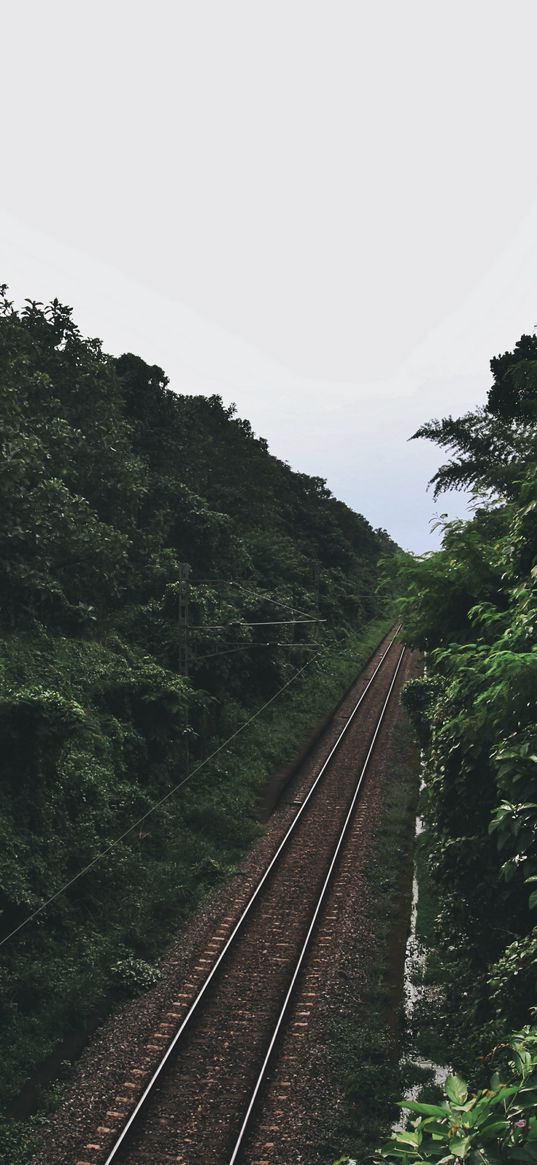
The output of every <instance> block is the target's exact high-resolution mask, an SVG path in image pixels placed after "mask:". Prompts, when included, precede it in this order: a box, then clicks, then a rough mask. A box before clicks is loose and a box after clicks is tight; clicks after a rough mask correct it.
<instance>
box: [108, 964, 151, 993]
mask: <svg viewBox="0 0 537 1165" xmlns="http://www.w3.org/2000/svg"><path fill="white" fill-rule="evenodd" d="M110 971H111V974H112V981H113V983H114V984H115V985H116V988H117V991H118V992H119V994H121V995H123V996H126V997H127V998H131V999H132V998H133V997H134V996H136V995H141V994H143V992H144V991H148V990H149V988H150V987H154V985H155V983H158V981H159V979H160V971H159V970H158V968H157V967H152V966H151V964H150V963H147V962H146V961H145V959H135V958H133V957H132V955H131V956H130V957H129V958H127V959H118V961H117V963H113V964H112V966H111V968H110Z"/></svg>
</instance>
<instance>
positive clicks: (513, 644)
mask: <svg viewBox="0 0 537 1165" xmlns="http://www.w3.org/2000/svg"><path fill="white" fill-rule="evenodd" d="M530 365H531V368H530ZM492 369H493V373H494V376H495V384H494V386H493V389H492V390H491V393H490V396H489V402H488V405H487V408H486V409H482V410H478V412H476V413H472V414H468V415H467V416H466V417H463V418H461V419H460V420H453V419H452V418H448V419H447V420H445V421H435V422H432V423H431V424H430V425H426V426H424V427H423V428H422V429H420V430H419V432H418V434H417V435H421V436H426V437H428V438H429V439H432V440H434V441H436V442H437V443H438V444H440V446H441V447H444V448H446V447H447V448H449V449H451V450H452V451H453V450H455V451H456V453H457V454H458V459H457V460H456V461H453V460H452V461H450V462H449V463H448V465H446V466H444V467H442V468H441V469H440V470H439V472H438V473H437V474H436V475H435V478H434V479H433V482H434V483H435V485H436V487H437V489H440V488H449V487H457V486H458V485H461V484H463V485H465V486H468V487H471V488H473V489H474V491H475V492H476V494H477V495H478V496H479V495H480V496H481V498H483V496H484V495H487V494H488V495H489V498H492V499H493V504H490V502H489V504H488V505H481V508H477V509H476V512H475V515H474V517H473V518H472V519H471V520H469V521H466V522H463V521H457V522H450V523H447V524H446V525H445V527H444V537H443V543H442V547H441V549H440V550H439V551H438V552H437V553H435V554H432V555H430V556H427V557H425V558H424V559H421V560H417V559H411V558H410V557H409V556H399V558H398V560H397V571H398V578H399V585H400V587H401V589H402V590H403V591H404V597H403V599H402V600H401V603H400V610H401V614H402V618H403V620H404V623H405V636H406V638H407V639H408V641H409V642H411V643H413V644H414V645H416V646H418V647H421V648H424V649H425V650H426V651H427V653H428V655H427V671H426V676H425V677H424V678H423V680H420V681H418V682H417V683H414V684H413V685H411V686H410V687H409V689H408V692H407V694H406V696H405V700H406V702H407V705H408V706H409V707H410V710H411V714H412V716H413V719H414V722H415V724H416V725H417V728H418V732H419V738H420V742H421V743H422V745H423V747H424V748H425V750H426V751H425V771H424V776H425V781H426V791H425V796H424V809H423V813H424V817H425V821H426V825H427V828H428V839H429V853H430V857H429V864H430V873H431V876H432V878H433V879H434V882H435V884H436V892H437V895H438V901H439V904H440V905H439V913H438V918H437V927H436V938H435V945H436V950H437V953H438V955H439V957H440V959H441V961H442V966H443V974H444V993H443V1000H442V1002H441V1003H440V1004H439V1007H438V1011H437V1021H438V1024H439V1025H440V1027H441V1028H442V1031H443V1035H444V1037H445V1038H446V1039H447V1040H448V1041H449V1045H450V1048H451V1049H452V1050H453V1052H454V1054H456V1055H457V1056H458V1058H459V1061H460V1062H461V1063H462V1064H463V1065H464V1067H465V1070H468V1071H469V1072H470V1073H472V1074H473V1075H474V1076H475V1077H476V1078H477V1077H478V1076H479V1069H478V1066H477V1064H476V1056H477V1055H479V1054H480V1053H482V1052H483V1050H484V1047H485V1045H486V1043H487V1041H490V1039H492V1038H495V1037H496V1036H498V1035H501V1034H502V1033H505V1031H507V1030H509V1029H512V1028H513V1027H515V1026H518V1025H522V1024H524V1023H527V1021H528V1018H529V1014H530V1008H531V1006H532V1005H533V1003H534V1002H535V980H536V954H537V952H536V948H535V939H534V926H535V921H536V916H535V910H536V908H537V893H536V887H537V733H536V727H535V698H536V695H537V648H536V636H535V628H536V627H537V592H536V584H537V558H536V552H537V489H536V478H535V462H536V458H537V418H536V416H535V412H534V409H533V404H532V401H533V400H534V389H533V387H532V386H533V385H534V384H535V383H537V379H536V375H535V374H536V373H537V344H536V342H535V338H533V339H532V338H528V337H523V338H522V340H521V341H520V345H517V349H516V350H515V353H507V354H506V355H505V357H499V358H498V359H497V360H496V361H493V362H492ZM515 384H516V385H518V388H517V392H515Z"/></svg>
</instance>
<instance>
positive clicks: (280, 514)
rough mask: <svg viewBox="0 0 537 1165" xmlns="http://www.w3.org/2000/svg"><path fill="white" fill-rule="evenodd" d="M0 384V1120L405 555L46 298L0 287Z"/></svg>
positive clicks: (92, 1000)
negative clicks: (21, 296) (19, 299)
mask: <svg viewBox="0 0 537 1165" xmlns="http://www.w3.org/2000/svg"><path fill="white" fill-rule="evenodd" d="M0 378H1V402H2V403H1V413H2V437H1V440H2V452H3V458H2V466H1V475H2V480H1V495H2V506H1V511H0V595H1V620H2V650H1V655H0V733H1V738H2V775H1V783H2V804H1V809H0V868H1V874H0V885H1V890H0V907H1V919H0V921H1V936H0V937H2V938H3V939H7V941H5V942H4V945H3V946H2V949H1V952H0V953H1V956H2V959H1V971H0V974H1V984H2V993H1V995H2V1002H1V1005H0V1006H1V1013H0V1024H1V1028H2V1032H3V1053H2V1068H1V1070H0V1098H1V1100H2V1103H3V1104H5V1105H7V1106H8V1107H9V1104H10V1103H11V1099H12V1098H13V1097H14V1096H15V1095H16V1094H17V1093H18V1092H19V1090H20V1088H21V1086H22V1085H23V1083H24V1082H25V1080H26V1079H27V1078H28V1076H29V1075H30V1074H31V1072H32V1070H33V1069H34V1068H35V1066H36V1065H37V1064H39V1062H40V1061H42V1060H43V1058H44V1057H45V1056H46V1055H47V1054H49V1053H50V1051H51V1049H52V1048H53V1047H54V1046H55V1044H56V1043H57V1041H58V1038H59V1037H61V1036H62V1034H64V1033H65V1032H66V1031H68V1030H69V1029H70V1028H77V1027H79V1026H80V1024H81V1023H82V1022H83V1021H85V1019H86V1018H87V1017H88V1016H89V1015H90V1014H91V1013H92V1010H93V1009H95V1008H97V1009H98V1008H99V1007H101V1006H102V1004H103V1000H108V1001H109V1000H110V998H112V999H113V998H118V997H119V998H120V997H121V995H122V992H123V993H124V992H127V991H129V990H136V989H141V988H143V987H144V986H147V985H148V984H149V983H150V982H151V981H152V979H153V978H154V976H155V974H156V973H157V972H156V971H155V969H154V967H153V966H152V963H151V962H150V960H151V959H152V957H153V956H154V955H155V953H158V951H159V950H160V949H161V947H162V943H163V942H164V941H165V938H166V935H167V934H169V933H170V926H171V925H174V926H176V925H177V923H178V922H179V921H180V920H181V918H183V917H185V915H186V914H187V913H188V912H189V911H190V910H191V909H192V907H193V904H194V903H195V902H196V901H197V900H199V896H200V895H201V894H203V893H205V892H206V890H207V888H208V887H210V886H211V885H214V884H215V882H218V881H219V880H221V879H222V878H225V877H227V876H229V873H230V871H232V869H233V863H234V861H235V860H236V859H237V855H239V854H240V853H241V852H242V851H243V849H244V846H245V845H246V844H247V843H248V841H250V840H251V839H252V837H254V836H255V835H256V833H257V831H258V829H259V826H258V824H257V822H256V819H255V814H254V806H255V801H256V797H257V796H258V794H259V789H260V786H261V784H262V782H263V780H264V779H265V778H266V776H267V774H268V773H269V772H270V771H271V769H272V768H274V767H275V766H276V765H278V764H281V763H282V762H283V761H285V760H288V759H289V755H288V754H289V748H290V747H291V749H292V748H293V747H296V746H297V745H298V744H299V743H301V739H302V738H303V737H304V736H305V735H306V733H307V730H308V728H309V729H311V728H312V726H313V724H314V722H315V719H316V718H319V716H320V715H321V714H323V713H325V712H326V711H327V710H328V708H329V706H330V704H331V703H334V702H335V700H336V698H337V694H338V691H339V690H341V685H342V682H343V680H344V679H345V677H348V679H349V681H350V678H351V676H352V674H354V672H355V670H356V664H355V659H354V656H353V650H352V649H353V645H354V644H355V642H356V637H357V636H358V635H360V634H362V637H363V628H364V627H365V626H366V625H368V626H369V627H371V628H375V629H376V628H377V626H378V624H377V623H375V620H377V621H378V620H379V618H380V617H381V616H382V601H381V599H380V598H379V595H378V593H377V585H378V576H379V570H378V563H379V559H380V558H381V557H382V556H385V555H386V554H391V553H392V552H393V551H394V549H395V548H394V546H393V543H392V542H391V540H390V539H389V537H388V535H386V534H385V533H384V532H383V531H374V530H373V529H372V528H371V526H370V525H369V524H368V522H367V521H366V520H365V518H363V517H361V516H360V515H358V514H356V513H354V512H352V511H351V510H350V509H349V508H348V507H347V506H346V505H344V504H343V503H342V502H340V501H337V500H336V499H335V498H334V497H333V496H332V495H331V493H330V491H329V490H328V489H327V487H326V485H325V482H324V481H323V480H321V479H320V478H316V477H309V476H307V475H305V474H301V473H297V472H294V471H293V470H291V468H290V467H289V466H288V465H287V464H285V463H283V462H281V461H279V460H278V459H277V458H276V457H274V456H272V455H271V454H270V453H269V451H268V448H267V445H266V442H265V441H263V440H262V439H260V438H258V437H256V436H255V435H254V433H253V432H252V429H251V426H250V424H249V423H248V421H246V420H242V419H240V418H239V417H237V416H236V414H235V410H234V408H233V406H231V407H226V406H225V405H224V404H223V402H222V400H221V399H220V398H219V397H217V396H213V397H209V398H206V397H200V396H180V395H178V394H176V393H174V392H173V391H171V389H170V388H169V387H168V385H167V379H166V376H165V375H164V373H163V371H162V370H161V369H160V368H159V367H157V366H149V365H148V364H146V363H145V362H144V361H143V360H142V359H140V358H139V357H137V356H135V355H132V354H127V355H123V356H120V357H119V358H115V357H112V356H109V355H107V354H106V353H104V352H103V351H102V347H101V344H100V343H99V342H98V341H97V340H94V339H86V338H84V337H83V336H82V335H81V334H80V331H79V330H78V328H77V327H76V325H75V324H74V322H73V319H72V314H71V311H70V309H68V308H66V307H64V306H62V305H61V304H60V303H58V302H57V301H55V302H53V303H52V304H50V305H47V306H44V305H42V304H40V303H35V302H30V301H27V302H26V304H25V306H24V307H23V309H22V310H17V309H16V308H15V307H14V306H13V304H12V303H11V302H10V301H9V299H8V298H7V295H6V288H3V289H2V300H1V315H0ZM372 634H373V635H374V634H375V631H373V632H372ZM377 637H378V638H379V637H380V632H379V633H378V635H377ZM342 661H343V662H342ZM338 684H339V689H338ZM286 685H287V688H286V693H287V695H286V699H285V701H284V704H283V708H282V710H281V711H278V710H277V709H278V705H277V704H271V705H270V707H269V708H268V712H267V713H266V715H264V717H263V718H262V720H257V721H256V723H255V724H254V726H253V730H252V731H249V732H247V733H244V734H242V735H240V736H237V738H236V739H235V740H234V741H233V742H232V745H231V747H230V748H228V747H226V748H225V749H224V748H221V746H222V745H223V743H224V742H226V741H227V740H228V739H229V738H230V737H231V736H232V735H233V734H234V733H237V732H238V730H239V729H241V727H242V726H243V725H245V724H247V723H249V722H250V721H251V718H252V717H254V716H255V715H257V713H258V712H259V710H260V709H261V708H263V707H264V706H265V705H267V704H269V702H270V701H272V699H273V697H274V696H275V695H276V694H277V693H278V692H279V691H280V690H282V689H283V688H284V687H285V686H286ZM280 706H281V703H280ZM285 716H287V720H286V719H285ZM297 726H298V727H297ZM293 731H294V732H295V734H298V735H297V739H296V740H295V741H293ZM217 750H220V751H217ZM215 753H216V755H215V756H213V754H215ZM211 758H212V759H211ZM192 774H193V775H192ZM190 775H192V779H191V780H190V781H189V782H188V783H186V784H185V785H184V788H181V790H180V791H179V792H177V793H176V792H174V794H173V796H170V794H171V792H172V790H176V788H177V786H178V785H180V784H181V783H182V782H183V780H184V779H185V778H187V777H189V776H190ZM157 805H158V809H155V806H157ZM134 823H137V824H136V828H133V825H134ZM118 839H119V840H118ZM102 854H104V855H105V856H104V858H103V859H102V860H101V858H100V855H102ZM96 859H97V860H96ZM84 870H86V873H85V874H84V876H82V877H80V876H79V875H80V873H81V871H84ZM66 885H67V888H66V889H63V887H65V886H66ZM30 916H31V920H30V921H29V922H28V921H27V920H28V919H29V918H30ZM13 1159H14V1158H13Z"/></svg>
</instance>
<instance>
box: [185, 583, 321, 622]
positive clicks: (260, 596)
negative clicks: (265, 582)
mask: <svg viewBox="0 0 537 1165" xmlns="http://www.w3.org/2000/svg"><path fill="white" fill-rule="evenodd" d="M190 582H191V583H192V585H193V586H199V585H204V584H214V583H223V584H225V585H226V586H229V587H237V588H238V589H239V591H242V592H243V593H244V594H245V595H252V597H253V598H254V599H266V600H267V602H268V603H275V604H276V606H277V607H283V609H284V610H286V611H293V612H294V614H295V615H311V611H301V610H300V607H291V605H290V604H289V603H284V602H283V601H282V600H281V599H274V598H273V597H272V595H267V594H264V593H262V592H260V591H252V590H250V589H249V587H243V585H242V583H240V582H237V580H236V579H232V578H198V579H190Z"/></svg>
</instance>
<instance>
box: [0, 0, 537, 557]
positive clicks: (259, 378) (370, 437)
mask: <svg viewBox="0 0 537 1165" xmlns="http://www.w3.org/2000/svg"><path fill="white" fill-rule="evenodd" d="M1 9H2V36H1V42H0V69H1V75H2V82H3V117H2V139H1V153H0V159H1V169H2V180H1V183H0V248H1V250H0V254H1V262H0V281H6V282H8V283H9V284H10V287H11V290H12V293H13V295H14V297H15V298H16V300H17V301H20V300H22V299H23V298H24V297H25V296H28V297H31V298H36V299H43V300H46V299H49V298H51V297H53V296H58V298H59V299H61V300H63V301H64V302H67V303H70V304H72V305H73V307H74V308H75V318H76V320H77V322H78V323H79V325H80V327H81V328H82V330H83V331H84V332H86V333H88V334H91V335H98V336H100V337H101V338H102V340H103V342H104V345H105V348H106V349H107V350H108V351H111V352H114V353H120V352H122V351H125V350H131V351H134V352H136V353H138V354H139V355H141V356H143V357H144V358H145V359H146V360H148V361H150V362H151V363H158V364H160V365H162V366H163V367H164V368H165V370H166V371H167V373H168V375H169V376H170V381H171V386H172V387H173V388H175V389H177V390H178V391H180V392H204V393H211V392H219V393H221V394H222V396H223V397H224V400H225V401H226V402H230V401H235V402H236V403H237V406H238V409H239V412H240V413H241V414H242V415H243V416H246V417H248V418H249V419H250V421H251V422H252V424H253V427H254V429H255V431H256V432H257V433H258V434H260V435H262V436H265V437H267V438H268V440H269V442H270V447H271V449H272V451H273V452H274V453H275V454H276V455H277V456H279V457H282V458H284V459H285V460H287V461H289V463H290V464H291V465H292V466H293V467H294V468H296V469H299V470H301V471H305V472H308V473H313V474H317V475H320V476H323V477H326V479H327V481H328V485H329V487H330V488H331V489H332V490H333V492H334V493H335V494H336V495H337V496H338V497H340V498H342V499H343V500H344V501H346V502H347V503H348V504H349V505H351V506H353V507H354V508H355V509H357V510H359V511H361V512H362V513H364V514H365V515H366V517H367V518H368V519H369V520H370V521H371V522H372V524H373V525H374V526H384V527H386V528H387V529H388V530H389V532H390V533H391V534H392V535H393V537H395V538H396V539H397V541H399V542H400V543H401V544H402V545H404V546H405V547H407V548H408V549H412V550H416V551H419V552H421V551H423V550H427V549H431V548H432V547H433V546H434V545H435V539H434V536H433V535H431V533H430V529H429V521H430V518H431V517H432V515H433V514H434V513H435V512H438V510H439V509H440V510H442V511H448V512H449V513H450V514H451V515H456V514H459V513H462V512H463V510H464V504H463V500H462V499H461V498H458V497H457V496H456V495H455V496H452V495H447V496H446V497H445V498H444V499H443V500H442V499H441V501H440V503H439V504H437V505H435V504H434V503H433V501H432V499H431V495H430V494H427V493H426V492H425V491H426V484H427V480H428V478H429V477H430V476H431V474H432V472H433V471H434V468H435V467H436V465H437V464H438V461H439V459H441V458H440V455H439V454H437V452H436V451H435V449H434V447H430V448H429V446H428V445H427V444H426V443H424V442H420V443H418V442H412V443H411V444H408V441H407V439H408V437H410V435H411V434H412V432H413V431H414V430H415V428H416V427H417V425H418V424H419V423H420V422H422V421H424V420H427V419H429V418H430V417H432V416H440V415H445V414H446V413H448V412H454V413H460V412H461V411H464V410H465V409H467V408H470V407H472V406H473V405H474V404H476V403H478V402H482V401H483V400H484V397H485V393H486V390H487V388H488V386H489V384H490V372H489V368H488V362H489V360H490V357H491V356H492V355H495V354H497V353H498V352H501V351H505V350H506V349H508V348H511V347H512V346H513V344H514V343H515V342H516V340H517V338H518V337H519V336H520V334H521V333H522V332H531V331H532V330H533V328H534V325H535V323H536V321H537V295H536V274H537V266H536V258H537V150H536V149H535V137H536V96H537V84H536V80H535V78H536V70H535V43H536V41H535V37H536V33H537V6H536V4H535V0H509V3H507V0H502V2H498V0H464V3H462V2H459V0H449V2H447V0H404V3H403V0H187V2H183V0H169V2H163V0H152V2H151V3H150V2H149V0H145V2H144V3H137V2H136V0H129V2H128V3H127V2H124V0H107V2H106V3H102V2H100V0H91V2H90V0H69V2H64V0H49V2H48V3H47V4H43V3H42V0H25V2H24V3H21V4H18V5H15V4H13V3H12V2H11V0H10V2H9V3H8V0H3V3H2V4H1Z"/></svg>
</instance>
